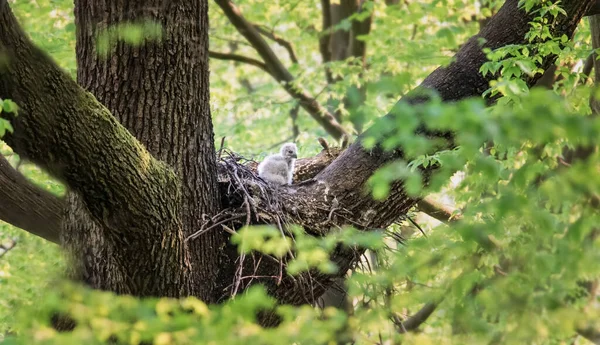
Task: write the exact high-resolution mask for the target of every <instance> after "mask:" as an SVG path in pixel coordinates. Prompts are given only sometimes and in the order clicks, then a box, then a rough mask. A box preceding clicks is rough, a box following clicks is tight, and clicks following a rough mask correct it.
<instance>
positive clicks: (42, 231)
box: [0, 155, 65, 243]
mask: <svg viewBox="0 0 600 345" xmlns="http://www.w3.org/2000/svg"><path fill="white" fill-rule="evenodd" d="M0 186H2V187H1V188H0V220H3V221H5V222H7V223H9V224H12V225H14V226H16V227H18V228H21V229H23V230H25V231H28V232H30V233H32V234H34V235H37V236H40V237H41V238H43V239H46V240H48V241H50V242H54V243H58V242H59V234H60V221H61V218H62V212H63V210H64V207H65V203H64V200H62V199H59V198H58V197H56V196H54V195H52V194H50V193H48V192H46V191H44V190H42V189H40V188H38V187H36V186H34V185H33V184H32V183H31V182H29V181H28V180H27V179H26V178H25V177H23V175H21V174H20V173H19V172H18V171H17V170H16V169H14V168H13V167H12V166H11V165H10V164H9V163H8V161H7V160H6V158H4V156H2V155H0Z"/></svg>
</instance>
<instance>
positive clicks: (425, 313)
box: [394, 303, 438, 334]
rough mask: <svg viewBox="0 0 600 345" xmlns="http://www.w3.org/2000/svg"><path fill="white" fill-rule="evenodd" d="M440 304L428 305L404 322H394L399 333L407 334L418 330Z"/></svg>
mask: <svg viewBox="0 0 600 345" xmlns="http://www.w3.org/2000/svg"><path fill="white" fill-rule="evenodd" d="M437 306H438V303H427V304H425V305H424V306H423V308H421V309H420V310H419V311H418V312H416V313H415V314H413V315H412V316H411V317H409V318H408V319H406V320H404V321H397V320H394V323H395V324H396V326H397V328H398V333H401V334H403V333H407V332H412V331H415V330H417V328H419V327H420V326H421V325H422V324H423V323H424V322H425V321H427V319H429V317H430V316H431V314H433V312H434V311H435V309H436V308H437Z"/></svg>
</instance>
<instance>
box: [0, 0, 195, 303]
mask: <svg viewBox="0 0 600 345" xmlns="http://www.w3.org/2000/svg"><path fill="white" fill-rule="evenodd" d="M0 56H2V64H1V65H0V98H3V99H12V100H13V101H15V102H16V103H17V104H18V105H19V113H18V116H17V117H14V118H12V124H13V127H14V133H11V134H7V135H5V137H4V138H3V140H5V141H6V143H7V144H9V145H10V146H11V147H12V148H13V150H14V151H15V152H17V153H19V154H20V155H21V156H22V157H26V158H27V159H29V160H30V161H32V162H34V163H36V164H37V165H39V166H41V167H43V168H44V169H46V170H47V171H48V172H49V173H51V174H52V175H53V176H54V177H56V178H58V179H60V180H62V181H64V182H65V183H66V184H67V185H68V186H69V187H70V188H71V190H73V191H74V192H75V193H77V194H79V195H80V196H81V199H82V200H83V202H84V205H85V208H86V209H87V210H88V211H89V214H90V215H91V217H92V218H93V220H94V221H95V222H96V223H97V224H100V225H101V226H102V227H103V229H104V232H105V234H107V236H113V238H112V240H114V241H115V242H117V243H127V245H126V246H125V245H124V246H123V247H122V248H120V252H115V253H119V254H121V255H122V257H128V258H129V259H130V260H132V259H133V258H135V259H136V262H130V265H129V266H127V267H126V268H127V269H128V271H127V274H128V277H129V278H130V279H129V281H128V284H129V285H130V287H131V288H132V291H135V293H136V294H138V295H142V296H143V295H162V296H173V297H175V296H181V295H186V294H189V293H190V280H189V278H190V272H191V270H190V262H189V258H188V257H186V251H185V248H184V243H183V240H182V238H183V235H182V233H181V230H182V226H181V220H180V219H179V218H178V217H177V215H178V214H179V209H180V207H181V186H180V181H179V179H178V177H177V176H176V174H175V173H174V171H173V170H172V169H171V168H169V167H168V166H167V165H166V164H165V163H163V162H161V161H159V160H157V159H155V158H154V157H153V156H152V155H151V154H150V153H149V152H148V151H147V150H146V149H145V148H144V146H142V145H141V144H140V143H139V142H138V141H137V140H136V139H135V138H134V137H133V136H132V135H131V134H130V133H129V131H128V130H127V129H125V128H124V127H123V126H122V125H121V124H120V123H119V122H118V121H117V120H116V119H115V118H114V117H113V116H112V114H111V113H110V112H109V111H108V110H107V109H106V108H105V107H104V106H103V105H101V104H100V103H98V101H97V100H96V99H95V98H94V96H92V95H91V94H90V93H88V92H85V91H84V90H83V89H82V88H81V87H79V86H78V85H77V83H75V82H74V81H73V80H72V79H71V78H70V77H69V76H68V75H67V74H66V73H65V72H64V71H62V70H60V68H59V67H57V66H56V64H54V63H53V62H52V61H51V59H50V58H49V57H48V56H47V55H46V54H45V53H44V52H43V51H41V50H40V49H39V48H37V47H35V46H34V45H33V44H32V42H31V41H30V40H29V39H28V38H27V36H26V35H25V33H24V32H23V31H22V30H21V28H20V26H19V23H18V22H17V20H16V18H15V17H14V15H13V14H12V12H11V10H10V7H9V5H8V2H7V1H6V0H0ZM116 147H118V149H115V148H116ZM149 239H151V240H149ZM164 243H169V245H162V246H161V244H164ZM156 246H161V248H162V249H161V251H160V252H159V254H158V255H155V254H153V252H154V251H155V250H154V248H155V247H156ZM134 251H135V253H134ZM129 254H131V255H129ZM158 262H160V264H159V263H158ZM149 277H150V279H149ZM153 277H154V279H153ZM157 279H161V280H162V279H166V280H167V281H169V282H171V284H170V285H169V286H163V284H160V283H158V281H157Z"/></svg>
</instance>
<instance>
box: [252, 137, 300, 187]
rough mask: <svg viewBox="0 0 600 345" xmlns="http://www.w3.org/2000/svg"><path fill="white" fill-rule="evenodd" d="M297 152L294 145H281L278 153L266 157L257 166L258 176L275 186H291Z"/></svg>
mask: <svg viewBox="0 0 600 345" xmlns="http://www.w3.org/2000/svg"><path fill="white" fill-rule="evenodd" d="M297 152H298V150H297V149H296V144H294V143H286V144H283V146H282V147H281V150H280V151H279V153H276V154H274V155H270V156H267V158H265V160H264V161H262V162H261V163H260V164H259V165H258V176H260V177H261V178H262V179H263V180H265V181H267V182H270V183H272V184H275V185H280V186H282V185H286V184H287V185H290V184H292V176H293V175H294V164H295V163H296V158H298V154H297Z"/></svg>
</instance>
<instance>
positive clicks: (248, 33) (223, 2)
mask: <svg viewBox="0 0 600 345" xmlns="http://www.w3.org/2000/svg"><path fill="white" fill-rule="evenodd" d="M215 2H216V3H217V5H219V7H221V9H222V10H223V13H225V15H226V16H227V18H229V21H230V22H231V23H232V24H233V25H234V26H235V27H236V29H237V30H238V32H239V33H240V34H242V35H243V36H244V37H245V38H246V39H247V40H248V42H250V44H251V45H252V47H254V49H256V51H257V52H258V54H259V55H260V56H261V57H262V59H263V60H264V62H265V64H266V65H267V67H268V69H269V71H271V73H270V74H271V75H272V76H273V77H274V78H275V79H276V80H277V81H278V82H280V83H281V84H282V86H283V87H284V88H285V90H286V91H287V92H288V93H289V94H290V95H291V96H292V97H294V98H296V99H298V100H299V102H300V105H301V106H302V107H303V108H304V110H306V111H307V112H308V113H309V114H310V115H311V116H312V117H313V118H314V119H315V120H316V121H317V122H318V123H319V124H320V125H321V126H322V127H323V128H324V129H325V130H326V131H327V132H328V133H329V134H330V135H331V136H333V137H334V138H336V139H337V138H340V137H341V136H342V135H344V134H347V132H346V130H345V129H344V128H343V127H342V125H341V124H340V123H339V122H338V121H337V120H336V119H335V117H334V116H333V115H332V114H331V113H330V112H329V111H328V110H327V109H325V108H324V107H322V106H321V105H320V104H319V102H317V101H316V99H314V98H313V97H312V96H310V95H309V94H308V93H307V92H306V91H305V90H303V89H302V88H301V87H299V86H298V85H295V84H294V77H293V76H292V75H291V74H290V72H289V71H288V70H287V69H286V68H285V67H284V66H283V64H282V63H281V61H280V60H279V58H277V56H276V55H275V53H274V52H273V50H272V49H271V47H269V45H268V44H267V42H266V41H265V40H264V39H263V37H262V36H261V34H260V33H259V32H258V30H256V28H255V27H254V26H253V25H252V24H250V23H249V22H248V21H247V20H246V19H245V18H244V17H243V16H242V14H241V13H240V11H239V9H238V8H237V7H236V6H235V5H234V4H233V3H232V2H231V1H229V0H215Z"/></svg>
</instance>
